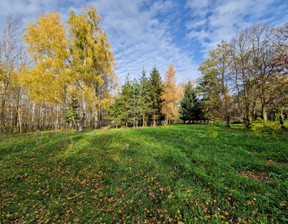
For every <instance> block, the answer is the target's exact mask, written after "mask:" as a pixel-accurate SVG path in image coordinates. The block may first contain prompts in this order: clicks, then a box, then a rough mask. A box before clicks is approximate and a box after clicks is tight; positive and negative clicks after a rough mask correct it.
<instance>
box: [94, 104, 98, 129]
mask: <svg viewBox="0 0 288 224" xmlns="http://www.w3.org/2000/svg"><path fill="white" fill-rule="evenodd" d="M94 116H95V120H94V129H98V128H99V122H98V121H99V120H98V112H97V109H95V111H94Z"/></svg>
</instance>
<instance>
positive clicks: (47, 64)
mask: <svg viewBox="0 0 288 224" xmlns="http://www.w3.org/2000/svg"><path fill="white" fill-rule="evenodd" d="M23 39H24V41H25V42H26V43H27V44H28V50H29V53H30V56H31V58H32V60H33V62H34V64H35V66H34V67H32V68H30V69H28V74H26V75H23V76H22V78H21V79H22V82H23V84H24V86H25V87H26V90H27V92H28V94H29V97H30V98H31V99H33V101H34V103H40V102H46V103H52V104H57V105H61V106H62V107H64V108H65V109H66V108H68V101H67V92H68V86H69V84H70V83H71V78H72V77H71V72H70V69H69V66H68V64H67V59H68V51H67V44H68V39H67V36H66V31H65V28H64V23H63V22H61V21H60V16H59V14H58V13H56V12H54V13H47V14H42V15H41V16H40V18H39V19H38V20H37V24H36V25H34V24H32V23H29V24H28V26H27V28H26V33H25V35H24V37H23ZM57 123H58V119H55V129H57Z"/></svg>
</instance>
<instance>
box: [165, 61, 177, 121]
mask: <svg viewBox="0 0 288 224" xmlns="http://www.w3.org/2000/svg"><path fill="white" fill-rule="evenodd" d="M176 82H177V76H176V70H175V68H174V66H173V65H172V64H170V65H169V67H168V70H167V71H166V72H165V74H164V81H163V93H162V96H161V99H162V100H163V103H162V110H161V113H163V114H165V116H166V121H168V120H169V119H173V118H175V117H176V116H177V115H178V110H177V108H176V102H177V101H178V99H179V97H178V95H177V88H176Z"/></svg>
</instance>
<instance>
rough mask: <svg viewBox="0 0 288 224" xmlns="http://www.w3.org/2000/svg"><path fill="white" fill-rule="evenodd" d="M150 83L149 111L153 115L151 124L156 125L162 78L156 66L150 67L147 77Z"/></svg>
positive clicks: (159, 108)
mask: <svg viewBox="0 0 288 224" xmlns="http://www.w3.org/2000/svg"><path fill="white" fill-rule="evenodd" d="M149 84H150V91H149V93H150V100H151V101H150V102H151V106H150V108H151V113H152V117H153V126H154V127H156V119H157V117H159V116H160V112H161V109H162V107H161V103H162V100H161V94H162V80H161V76H160V73H159V71H158V70H157V68H156V67H154V68H153V69H152V71H151V72H150V77H149Z"/></svg>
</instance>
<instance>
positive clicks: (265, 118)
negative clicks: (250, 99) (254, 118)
mask: <svg viewBox="0 0 288 224" xmlns="http://www.w3.org/2000/svg"><path fill="white" fill-rule="evenodd" d="M266 109H267V108H266V105H265V104H263V105H262V117H263V120H264V121H265V122H266V121H267V120H268V115H267V111H266Z"/></svg>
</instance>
